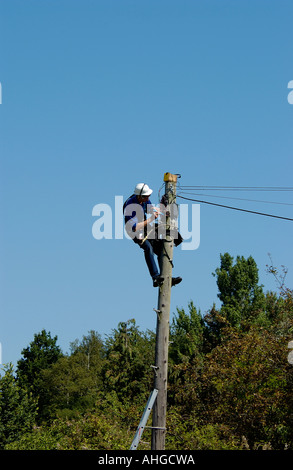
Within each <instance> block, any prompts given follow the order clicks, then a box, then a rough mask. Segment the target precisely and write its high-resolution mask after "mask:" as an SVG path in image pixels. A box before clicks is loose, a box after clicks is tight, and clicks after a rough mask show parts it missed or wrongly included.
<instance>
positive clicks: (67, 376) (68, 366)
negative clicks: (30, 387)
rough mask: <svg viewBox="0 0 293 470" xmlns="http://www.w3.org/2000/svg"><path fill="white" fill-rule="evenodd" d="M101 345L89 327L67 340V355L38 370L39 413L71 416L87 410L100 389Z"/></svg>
mask: <svg viewBox="0 0 293 470" xmlns="http://www.w3.org/2000/svg"><path fill="white" fill-rule="evenodd" d="M103 361H104V346H103V342H102V340H101V338H100V336H99V335H98V334H97V333H96V332H94V331H90V332H89V335H88V336H83V339H82V341H79V340H75V341H74V342H73V343H71V355H70V356H64V357H61V358H60V359H58V361H57V362H55V363H54V364H52V365H51V366H50V367H49V368H47V369H44V370H42V371H41V383H40V389H41V394H42V400H43V402H44V403H45V402H46V407H45V409H44V413H43V417H46V419H47V420H48V419H52V418H54V417H56V415H57V414H58V415H59V416H60V415H66V416H72V415H74V414H76V413H77V412H84V411H88V410H90V409H91V408H92V407H93V406H94V404H95V401H96V399H97V393H98V391H99V390H101V389H102V387H103V383H102V376H101V370H102V366H103Z"/></svg>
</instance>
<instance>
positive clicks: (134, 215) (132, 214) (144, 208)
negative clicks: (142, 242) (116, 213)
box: [123, 194, 152, 232]
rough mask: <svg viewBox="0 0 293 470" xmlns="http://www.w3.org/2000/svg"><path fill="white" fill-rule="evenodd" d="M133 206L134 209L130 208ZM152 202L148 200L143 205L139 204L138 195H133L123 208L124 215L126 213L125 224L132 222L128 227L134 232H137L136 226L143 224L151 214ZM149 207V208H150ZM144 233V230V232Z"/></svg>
mask: <svg viewBox="0 0 293 470" xmlns="http://www.w3.org/2000/svg"><path fill="white" fill-rule="evenodd" d="M131 204H135V206H133V207H128V209H127V206H130V205H131ZM151 204H152V203H151V201H150V200H149V199H148V200H147V201H145V202H142V203H141V204H140V203H139V202H138V198H137V196H136V194H133V195H132V196H130V197H129V198H128V199H127V200H126V202H125V203H124V206H123V213H124V222H125V224H126V223H127V222H129V221H130V220H131V223H130V224H128V226H130V227H131V230H132V232H135V231H136V225H137V224H138V223H139V222H143V221H144V220H146V218H147V214H148V213H149V210H150V206H149V205H151ZM148 206H149V208H148ZM142 232H143V230H142Z"/></svg>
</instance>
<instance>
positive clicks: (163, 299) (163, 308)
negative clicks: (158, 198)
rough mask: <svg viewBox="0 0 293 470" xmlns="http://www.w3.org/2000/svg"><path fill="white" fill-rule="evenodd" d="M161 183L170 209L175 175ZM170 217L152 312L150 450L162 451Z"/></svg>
mask: <svg viewBox="0 0 293 470" xmlns="http://www.w3.org/2000/svg"><path fill="white" fill-rule="evenodd" d="M164 182H165V196H166V201H167V203H168V205H169V207H171V204H174V203H176V184H177V175H172V174H171V173H165V175H164ZM172 213H173V211H171V214H170V213H168V212H167V214H166V236H165V237H164V240H163V241H162V250H161V256H160V267H161V276H162V277H163V278H164V282H163V284H162V286H161V287H160V289H159V298H158V308H157V310H156V311H157V331H156V352H155V381H154V382H155V383H154V388H155V389H157V390H158V395H157V399H156V401H155V403H154V407H153V423H152V444H151V448H152V450H164V449H165V437H166V411H167V380H168V348H169V329H170V328H169V326H170V325H169V324H170V303H171V287H172V267H173V264H172V259H173V247H174V240H173V238H172V232H171V230H170V229H171V228H172V225H173V220H172Z"/></svg>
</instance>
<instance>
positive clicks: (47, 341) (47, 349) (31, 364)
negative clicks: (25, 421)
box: [16, 330, 63, 419]
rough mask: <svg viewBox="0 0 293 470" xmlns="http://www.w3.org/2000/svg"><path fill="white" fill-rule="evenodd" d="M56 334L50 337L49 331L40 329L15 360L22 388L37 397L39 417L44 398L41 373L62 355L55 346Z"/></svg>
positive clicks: (44, 404) (43, 407)
mask: <svg viewBox="0 0 293 470" xmlns="http://www.w3.org/2000/svg"><path fill="white" fill-rule="evenodd" d="M56 343H57V336H55V337H54V338H52V337H51V334H50V332H49V333H47V332H46V330H42V331H41V333H37V334H35V335H34V340H33V341H32V342H31V343H30V345H29V346H28V347H27V348H25V349H23V350H22V355H23V357H22V358H21V359H20V360H19V361H18V362H17V370H16V372H17V379H18V382H19V384H20V386H21V387H22V388H27V389H28V390H30V391H31V392H32V395H33V397H35V398H37V399H38V407H39V419H41V418H42V415H43V412H44V409H45V406H46V400H45V397H44V395H43V393H42V384H41V381H42V374H41V372H42V371H43V370H44V369H47V368H48V367H50V366H51V365H52V364H54V363H55V362H57V361H58V359H59V358H61V357H62V356H63V353H62V351H61V349H60V347H59V346H57V344H56Z"/></svg>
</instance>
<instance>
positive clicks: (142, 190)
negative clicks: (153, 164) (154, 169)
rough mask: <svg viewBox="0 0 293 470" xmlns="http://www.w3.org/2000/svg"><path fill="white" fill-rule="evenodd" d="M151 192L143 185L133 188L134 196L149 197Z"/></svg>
mask: <svg viewBox="0 0 293 470" xmlns="http://www.w3.org/2000/svg"><path fill="white" fill-rule="evenodd" d="M152 192H153V190H152V189H150V188H149V187H148V185H147V184H145V183H138V184H137V185H136V186H135V188H134V194H136V195H137V196H150V195H151V194H152Z"/></svg>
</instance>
